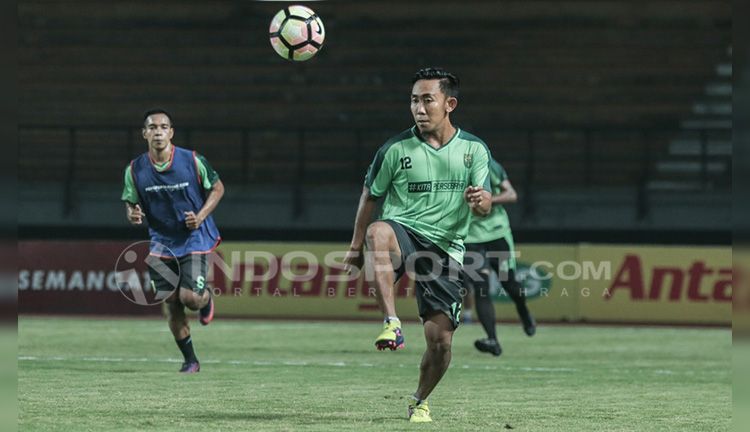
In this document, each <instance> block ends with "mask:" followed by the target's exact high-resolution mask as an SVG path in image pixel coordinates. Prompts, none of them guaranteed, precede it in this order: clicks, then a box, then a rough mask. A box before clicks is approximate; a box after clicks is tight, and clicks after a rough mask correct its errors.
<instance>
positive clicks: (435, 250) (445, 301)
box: [383, 220, 463, 329]
mask: <svg viewBox="0 0 750 432" xmlns="http://www.w3.org/2000/svg"><path fill="white" fill-rule="evenodd" d="M383 222H385V223H387V224H388V225H390V226H391V228H393V231H394V232H395V233H396V240H398V246H399V248H400V249H401V262H400V263H398V264H400V265H399V266H398V267H397V268H394V273H395V277H396V280H398V279H400V278H401V276H403V275H404V273H405V272H406V268H407V267H406V266H407V265H409V266H410V267H409V269H410V270H411V271H413V272H414V275H413V276H414V277H415V279H421V278H417V277H416V276H417V275H424V276H430V273H431V272H432V270H433V266H434V267H435V270H437V271H438V273H437V274H434V275H431V276H430V277H429V279H430V280H416V281H415V287H416V297H417V308H418V309H419V316H420V317H421V318H422V320H423V321H424V320H425V319H426V318H427V317H429V316H430V315H431V314H432V313H434V312H443V313H445V314H446V315H448V317H449V318H450V319H451V322H452V323H453V328H454V329H455V328H457V327H458V324H459V322H460V320H461V291H462V287H463V272H462V271H461V264H459V262H458V261H456V260H455V259H453V258H451V256H450V255H448V254H447V253H446V252H445V251H444V250H442V249H440V248H439V247H438V246H437V245H435V243H433V242H431V241H429V240H427V239H426V238H424V237H422V236H420V235H419V234H417V233H415V232H414V231H412V230H410V229H408V228H407V227H405V226H403V225H401V224H399V223H398V222H394V221H392V220H384V221H383ZM420 252H421V253H426V252H430V253H432V254H434V256H436V257H437V261H434V263H433V259H430V258H428V257H420V256H417V255H415V254H417V253H420ZM410 257H411V258H410ZM394 267H395V266H394ZM424 279H426V278H424Z"/></svg>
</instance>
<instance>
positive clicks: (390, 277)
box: [365, 221, 404, 351]
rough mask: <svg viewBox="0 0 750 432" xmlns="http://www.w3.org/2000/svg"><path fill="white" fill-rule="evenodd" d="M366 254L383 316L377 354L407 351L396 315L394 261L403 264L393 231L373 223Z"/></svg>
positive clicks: (380, 224) (368, 235)
mask: <svg viewBox="0 0 750 432" xmlns="http://www.w3.org/2000/svg"><path fill="white" fill-rule="evenodd" d="M366 243H367V252H368V253H367V254H366V255H365V268H366V272H368V274H372V275H374V280H375V297H376V299H377V301H378V304H379V305H380V309H381V311H382V312H383V331H382V332H381V333H380V335H378V337H377V338H376V339H375V347H377V349H378V350H384V349H386V348H387V349H390V350H391V351H394V350H397V349H401V348H403V347H404V336H403V334H402V333H401V321H400V320H399V319H398V316H397V315H396V304H395V301H394V297H393V284H394V282H395V276H394V272H393V262H392V261H391V257H397V258H398V259H399V260H400V257H401V249H400V248H399V245H398V240H397V239H396V233H395V232H394V231H393V228H392V227H391V226H390V225H388V224H387V223H385V222H381V221H378V222H374V223H372V224H371V225H370V226H369V227H368V228H367V236H366Z"/></svg>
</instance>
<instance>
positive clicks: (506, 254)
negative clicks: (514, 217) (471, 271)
mask: <svg viewBox="0 0 750 432" xmlns="http://www.w3.org/2000/svg"><path fill="white" fill-rule="evenodd" d="M466 252H474V253H477V254H479V255H481V256H482V260H483V261H482V266H481V267H480V269H484V268H491V269H493V270H495V273H497V274H498V275H502V274H507V273H508V272H509V271H511V270H512V271H514V272H515V271H516V256H515V245H514V244H513V236H511V235H507V236H505V237H501V238H499V239H496V240H492V241H488V242H485V243H466ZM489 252H493V254H492V256H487V254H488V253H489ZM467 265H468V264H467Z"/></svg>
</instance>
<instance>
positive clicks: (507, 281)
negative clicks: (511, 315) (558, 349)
mask: <svg viewBox="0 0 750 432" xmlns="http://www.w3.org/2000/svg"><path fill="white" fill-rule="evenodd" d="M500 279H501V283H502V285H503V289H504V290H505V292H506V293H508V296H509V297H510V298H511V299H512V300H513V303H515V305H516V312H518V317H519V318H520V319H521V325H522V326H523V331H524V333H526V334H527V335H528V336H534V334H535V333H536V321H535V320H534V317H533V316H532V315H531V312H530V311H529V308H528V307H527V306H526V296H525V295H524V293H523V288H521V284H520V283H518V281H517V280H516V275H515V272H514V271H513V269H511V270H508V273H507V276H506V275H501V276H500ZM503 279H504V280H503Z"/></svg>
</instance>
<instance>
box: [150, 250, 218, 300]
mask: <svg viewBox="0 0 750 432" xmlns="http://www.w3.org/2000/svg"><path fill="white" fill-rule="evenodd" d="M148 274H149V277H150V278H151V288H152V289H154V290H156V291H174V290H175V289H176V288H177V287H180V288H183V289H189V290H191V291H193V292H195V293H196V294H198V295H203V291H204V290H205V289H206V287H207V286H208V281H207V277H208V254H190V255H185V256H183V257H179V258H177V259H174V258H172V259H158V261H154V264H153V265H149V266H148Z"/></svg>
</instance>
